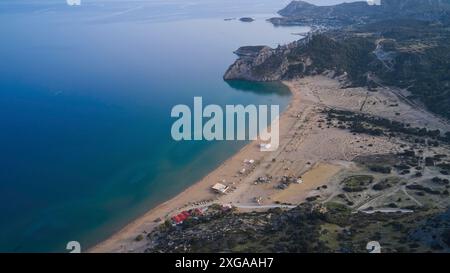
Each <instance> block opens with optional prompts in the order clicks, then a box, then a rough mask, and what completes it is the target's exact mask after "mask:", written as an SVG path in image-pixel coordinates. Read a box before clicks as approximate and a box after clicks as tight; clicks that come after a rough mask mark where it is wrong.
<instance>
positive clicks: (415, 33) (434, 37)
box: [224, 19, 450, 117]
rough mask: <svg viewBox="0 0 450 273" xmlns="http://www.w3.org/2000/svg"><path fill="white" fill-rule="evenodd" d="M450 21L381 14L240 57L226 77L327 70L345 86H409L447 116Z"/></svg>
mask: <svg viewBox="0 0 450 273" xmlns="http://www.w3.org/2000/svg"><path fill="white" fill-rule="evenodd" d="M449 44H450V25H448V24H444V23H438V24H436V23H433V22H426V21H421V20H413V19H396V20H385V21H380V22H377V23H369V24H365V25H361V26H351V27H347V28H343V29H340V30H336V31H328V32H325V33H320V34H311V35H310V36H308V37H307V38H306V39H304V40H300V41H297V42H295V43H292V44H290V45H286V46H282V47H279V48H276V49H269V48H267V47H266V48H264V49H262V50H260V51H258V49H256V51H258V52H259V53H257V54H256V53H254V54H253V55H252V56H245V57H242V56H241V57H240V58H239V59H238V60H237V61H236V62H235V63H234V64H233V65H231V66H230V68H229V69H228V70H227V72H226V73H225V75H224V79H226V80H232V79H244V80H253V81H274V80H288V79H293V78H296V77H303V76H308V75H316V74H322V73H328V74H330V73H331V75H333V76H334V77H340V79H341V80H343V82H344V85H346V86H369V87H376V86H379V85H389V86H396V87H399V88H404V89H407V90H408V91H409V92H410V93H411V97H410V98H411V99H413V100H415V99H417V100H420V101H421V102H423V103H424V104H425V105H426V106H428V108H429V109H430V110H431V111H433V112H435V113H439V114H441V115H443V116H446V117H450V110H449V109H450V76H449V75H450V46H449Z"/></svg>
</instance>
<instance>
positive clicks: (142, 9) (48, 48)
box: [0, 0, 305, 252]
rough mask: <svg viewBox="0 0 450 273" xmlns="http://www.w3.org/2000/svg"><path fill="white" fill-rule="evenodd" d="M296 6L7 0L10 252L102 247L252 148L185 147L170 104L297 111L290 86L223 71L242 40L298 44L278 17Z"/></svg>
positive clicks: (4, 226) (3, 132)
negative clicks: (235, 77) (175, 135)
mask: <svg viewBox="0 0 450 273" xmlns="http://www.w3.org/2000/svg"><path fill="white" fill-rule="evenodd" d="M274 2H275V3H274ZM286 2H288V1H270V0H263V1H256V0H248V1H226V0H217V1H207V0H197V1H190V3H189V4H186V3H185V2H184V1H178V0H173V1H150V0H149V1H94V0H92V1H88V0H84V1H82V5H81V6H80V7H77V8H72V7H68V6H67V5H65V2H64V1H59V0H49V1H27V0H19V1H8V0H6V1H2V2H1V3H0V35H1V37H2V42H1V43H0V60H2V61H1V62H0V75H1V77H0V251H1V252H5V251H15V252H23V251H56V252H64V251H65V245H66V243H67V242H68V241H71V240H77V241H80V242H81V244H82V246H83V247H84V248H86V247H88V246H91V245H92V244H94V243H96V242H99V241H100V240H102V239H105V238H106V237H108V236H109V235H111V234H112V233H113V232H114V231H117V230H118V229H120V228H121V227H123V226H124V225H125V224H126V223H127V222H129V221H131V220H132V219H134V218H136V217H138V216H139V215H141V214H143V213H144V212H145V211H147V210H148V209H150V208H152V207H153V206H155V205H156V204H158V203H160V202H162V201H164V200H167V199H168V198H170V197H172V196H174V195H175V194H176V193H178V192H180V191H182V190H183V189H185V188H186V187H188V186H189V185H191V184H192V183H194V182H195V181H197V180H198V179H200V178H201V177H202V176H204V175H206V174H207V173H208V172H209V171H211V170H213V169H214V168H215V167H217V166H218V165H219V164H220V163H221V162H223V161H224V160H225V159H226V158H228V157H229V156H231V155H232V154H233V153H235V152H236V151H237V150H239V149H240V148H241V147H242V146H243V145H245V142H239V141H236V142H206V141H196V142H175V141H173V140H172V138H171V136H170V127H171V124H172V122H173V121H174V119H172V118H170V111H171V108H172V107H173V106H174V105H176V104H180V103H181V104H188V105H192V103H193V97H194V96H202V97H203V103H204V104H212V103H214V104H219V105H225V104H244V105H246V104H279V105H280V106H281V108H284V107H285V106H286V105H287V103H288V101H289V92H288V90H287V89H286V88H285V87H283V86H281V85H279V84H276V83H272V84H257V83H248V82H233V83H227V82H224V81H223V80H222V75H223V73H224V71H225V70H226V69H227V67H228V65H229V64H231V63H232V62H233V61H234V59H235V58H236V56H234V55H233V53H232V52H233V50H235V49H237V48H238V47H239V46H242V45H259V44H263V45H270V46H276V45H277V44H278V43H286V42H289V41H293V40H295V39H298V36H295V35H292V33H298V32H302V31H304V30H305V29H304V28H301V27H295V28H275V27H273V26H272V25H270V24H269V23H266V22H265V21H264V19H266V18H269V17H270V16H272V14H270V13H272V12H273V11H276V10H278V9H280V8H281V7H283V6H284V5H285V4H286ZM241 16H253V17H255V18H256V19H257V20H256V21H255V22H253V23H242V22H239V21H224V20H223V19H224V18H229V17H241Z"/></svg>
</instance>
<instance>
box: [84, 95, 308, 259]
mask: <svg viewBox="0 0 450 273" xmlns="http://www.w3.org/2000/svg"><path fill="white" fill-rule="evenodd" d="M290 89H291V92H292V98H291V101H290V103H289V105H288V107H287V108H286V110H285V111H284V112H283V113H282V114H281V115H280V119H279V123H280V142H283V139H286V138H288V135H287V134H288V132H289V130H290V128H291V127H292V125H293V124H294V122H295V120H296V119H295V118H292V116H293V114H294V112H295V109H297V108H298V106H299V103H300V98H299V92H297V91H295V90H294V89H292V88H291V87H290ZM258 144H259V142H258V141H253V142H252V143H250V144H248V145H246V146H245V147H243V148H242V149H241V150H240V151H239V152H238V153H236V154H235V155H233V156H232V157H231V158H229V159H228V160H226V161H225V162H224V163H223V164H221V165H220V166H219V167H218V168H217V169H215V170H214V171H212V172H211V173H209V174H208V175H207V176H206V177H204V178H203V179H201V180H200V181H198V182H197V183H195V184H193V185H192V186H190V187H189V188H187V189H186V190H184V191H183V192H181V193H180V194H178V195H177V196H175V197H174V198H172V199H170V200H168V201H166V202H164V203H162V204H160V205H158V206H157V207H155V208H153V209H151V210H150V211H148V212H147V213H146V214H144V215H143V216H141V217H139V218H138V219H136V220H134V221H133V222H131V223H130V224H128V225H127V226H125V227H124V228H123V229H122V230H120V231H119V232H117V233H115V234H114V235H113V236H111V237H110V238H108V239H107V240H105V241H103V242H101V243H99V244H97V245H96V246H94V247H92V248H91V249H89V250H88V251H89V252H130V251H131V252H132V251H136V250H138V249H140V248H142V247H143V244H145V240H142V242H136V241H135V240H134V239H135V238H136V236H138V235H139V234H142V233H147V232H150V231H151V230H152V229H153V228H154V227H156V226H157V225H159V224H160V223H161V222H155V220H156V219H158V218H160V219H162V220H163V221H164V219H166V218H167V217H168V216H170V215H172V214H174V213H175V212H177V211H179V210H181V209H182V208H183V207H186V206H187V205H190V204H192V203H195V202H200V201H205V200H215V201H218V202H221V203H226V202H229V201H233V200H230V198H232V197H230V196H233V194H229V195H225V196H223V197H227V200H224V201H223V202H222V200H220V198H218V196H217V195H216V194H214V193H213V192H212V191H211V190H210V188H211V186H212V185H214V184H215V183H217V182H221V183H224V184H227V185H229V186H230V187H231V188H232V190H236V189H239V188H240V187H239V185H240V184H241V183H242V182H243V180H245V178H246V174H241V173H240V170H242V169H243V168H246V171H247V172H251V171H252V169H254V168H257V163H256V164H254V166H246V165H245V163H243V162H244V160H245V159H254V160H255V161H256V162H262V161H264V160H265V158H267V157H271V156H276V155H274V153H277V152H278V151H275V152H260V150H259V145H258ZM223 181H225V182H223ZM232 199H233V198H232ZM205 202H206V201H205Z"/></svg>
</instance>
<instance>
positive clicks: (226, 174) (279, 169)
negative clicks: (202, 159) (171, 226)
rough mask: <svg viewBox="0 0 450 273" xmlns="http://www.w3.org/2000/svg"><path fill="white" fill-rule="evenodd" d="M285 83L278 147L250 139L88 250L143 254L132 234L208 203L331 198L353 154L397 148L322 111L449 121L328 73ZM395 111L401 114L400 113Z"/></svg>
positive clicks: (246, 205) (253, 205)
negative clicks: (266, 148) (283, 184)
mask: <svg viewBox="0 0 450 273" xmlns="http://www.w3.org/2000/svg"><path fill="white" fill-rule="evenodd" d="M284 84H285V85H287V86H288V87H289V89H290V90H291V92H292V98H291V101H290V104H289V106H288V107H287V109H286V110H285V111H284V112H283V113H282V114H281V115H280V118H279V128H280V146H279V148H278V149H277V150H276V151H273V152H261V151H260V149H259V142H258V141H253V142H252V143H250V144H248V145H246V146H245V147H244V148H242V149H241V150H240V151H239V152H238V153H237V154H235V155H234V156H232V157H231V158H229V159H228V160H226V161H225V162H224V163H223V164H222V165H220V166H219V167H218V168H217V169H216V170H214V171H213V172H211V173H209V174H208V175H207V176H206V177H204V178H203V179H201V180H200V181H198V182H197V183H195V184H194V185H192V186H190V187H189V188H187V189H186V190H185V191H183V192H181V193H180V194H178V195H177V196H175V197H174V198H172V199H170V200H168V201H166V202H164V203H162V204H160V205H159V206H157V207H155V208H153V209H151V210H150V211H148V212H147V213H146V214H145V215H143V216H142V217H140V218H138V219H136V220H135V221H133V222H132V223H130V224H128V225H127V226H126V227H124V228H123V229H122V230H120V231H119V232H117V233H116V234H114V235H113V236H111V237H110V238H109V239H107V240H105V241H104V242H101V243H99V244H98V245H96V246H94V247H93V248H91V249H90V250H89V251H90V252H143V251H144V250H145V243H146V242H145V240H136V239H135V238H136V237H137V236H138V235H143V236H145V235H146V234H147V233H149V232H151V231H152V229H153V228H155V227H156V226H158V225H159V224H161V223H163V222H164V221H165V219H168V218H170V217H171V216H173V215H174V214H176V213H178V212H180V211H182V210H186V209H190V208H195V207H206V206H208V205H210V204H212V203H218V204H232V205H234V206H236V207H237V208H238V210H241V211H248V210H256V209H258V206H266V207H267V206H272V205H276V204H289V205H297V204H300V203H302V202H304V201H305V200H306V199H307V198H308V197H312V196H317V195H320V196H322V197H324V198H327V197H329V198H331V197H332V195H333V194H334V192H335V187H336V185H335V183H334V184H333V182H335V181H336V179H335V177H336V176H339V173H340V172H342V171H345V170H351V169H352V168H355V166H354V163H353V162H352V160H353V159H354V158H355V157H356V156H360V155H369V154H377V153H390V152H397V151H398V149H399V143H397V142H395V140H393V139H389V138H387V137H384V136H379V137H376V136H369V135H354V134H352V133H350V132H349V131H346V130H340V129H337V128H335V127H332V126H331V127H330V126H326V125H325V124H324V118H325V117H324V114H323V112H322V111H323V109H326V108H335V109H348V110H351V111H360V112H364V113H368V114H376V115H379V116H383V117H386V118H390V119H393V120H401V121H402V122H410V123H411V124H415V123H417V122H421V123H424V124H417V125H418V126H419V125H426V126H428V127H430V128H433V127H437V128H446V127H448V125H447V124H445V123H442V124H441V123H440V122H439V120H437V119H436V118H435V117H433V116H429V115H431V114H429V113H428V112H420V111H417V110H414V109H413V106H411V105H408V104H407V103H405V102H402V101H401V100H399V99H398V98H397V97H396V96H395V95H393V93H392V92H391V91H390V90H383V89H380V90H378V91H379V92H368V91H367V90H366V89H364V88H346V89H342V88H341V87H340V83H339V82H338V81H337V80H335V79H330V78H328V77H325V76H314V77H305V78H302V79H298V80H294V81H289V82H284ZM392 103H395V104H396V105H398V106H397V107H396V108H395V109H393V108H392V107H391V108H389V107H387V106H386V105H388V104H392ZM362 106H364V107H362ZM397 112H402V113H405V114H404V115H402V116H398V115H397V114H396V113H397ZM417 115H420V117H418V116H417ZM250 159H253V160H254V163H253V164H250V163H248V160H250ZM261 177H271V178H272V180H273V182H272V183H256V182H255V181H257V180H258V178H261ZM283 177H295V178H301V179H302V183H301V184H296V183H294V184H290V185H289V187H287V188H286V189H283V190H280V189H279V188H277V187H276V185H277V181H280V179H281V178H283ZM216 183H222V184H225V185H227V186H229V187H230V190H229V191H228V192H227V193H226V194H224V195H219V194H216V193H214V192H213V191H212V190H211V186H213V185H214V184H216ZM325 185H327V186H325Z"/></svg>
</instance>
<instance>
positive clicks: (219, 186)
mask: <svg viewBox="0 0 450 273" xmlns="http://www.w3.org/2000/svg"><path fill="white" fill-rule="evenodd" d="M211 189H212V190H213V191H215V192H217V193H221V194H224V193H226V192H227V190H228V186H225V185H224V184H221V183H216V184H215V185H214V186H212V187H211Z"/></svg>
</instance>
